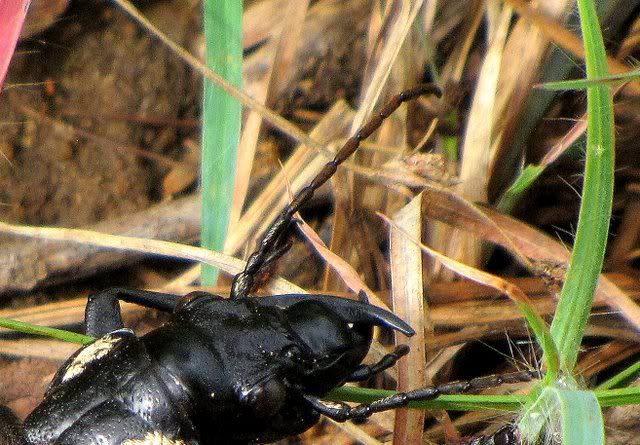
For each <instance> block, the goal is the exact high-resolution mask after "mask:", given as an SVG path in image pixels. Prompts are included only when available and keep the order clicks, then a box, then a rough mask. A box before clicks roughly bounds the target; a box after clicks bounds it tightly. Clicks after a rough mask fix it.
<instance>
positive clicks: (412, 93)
mask: <svg viewBox="0 0 640 445" xmlns="http://www.w3.org/2000/svg"><path fill="white" fill-rule="evenodd" d="M426 94H432V95H435V96H437V97H440V96H441V95H442V91H441V90H440V88H439V87H437V86H436V85H434V84H424V85H420V86H418V87H415V88H411V89H409V90H405V91H403V92H401V93H400V94H397V95H396V96H393V97H392V98H391V100H389V102H388V103H387V104H386V105H385V106H384V107H382V109H381V110H380V111H379V112H378V113H377V114H376V115H374V116H373V117H372V118H371V119H370V120H369V121H368V122H367V123H366V124H364V125H363V126H362V127H360V129H358V131H356V133H355V134H354V135H353V136H351V138H349V139H348V140H347V142H345V144H344V145H343V146H342V148H340V150H338V152H337V153H336V155H335V157H334V158H333V160H331V161H329V162H328V163H326V164H325V166H324V167H323V168H322V170H320V172H319V173H318V174H317V175H316V177H315V178H313V180H312V181H311V182H310V183H309V184H308V185H307V186H306V187H304V188H302V189H301V190H300V191H299V192H298V193H296V195H295V196H294V197H293V200H292V201H291V202H290V203H289V204H288V205H287V206H286V207H285V208H284V209H283V210H282V212H280V214H279V215H278V216H277V218H276V219H275V220H274V221H273V223H272V224H271V226H269V228H268V229H267V231H266V233H265V234H264V237H263V238H262V241H260V244H259V245H258V247H257V249H256V250H255V251H254V252H253V253H252V254H251V255H250V256H249V259H248V260H247V265H246V266H245V268H244V270H243V271H242V272H240V273H239V274H237V275H236V276H235V277H234V278H233V283H232V284H231V294H230V298H242V297H247V296H248V295H249V293H250V292H251V291H253V290H254V288H255V284H256V283H255V281H256V279H255V277H256V276H257V275H258V274H259V273H260V271H261V269H263V267H264V265H265V263H266V262H269V263H273V261H274V260H275V258H274V255H272V254H270V252H273V251H274V250H283V249H280V248H279V246H282V245H284V244H286V242H287V240H288V238H289V237H288V236H287V235H286V232H287V231H288V230H289V226H290V225H291V221H292V219H293V215H295V214H296V212H298V210H300V207H302V206H303V205H304V204H305V203H307V202H308V201H309V199H311V197H312V196H313V194H314V192H315V191H316V190H317V189H318V188H319V187H320V186H322V185H323V184H324V183H325V182H327V181H328V180H329V178H331V176H333V174H334V173H335V172H336V170H337V168H338V166H339V165H340V164H342V163H343V162H344V161H346V160H347V159H348V158H349V156H351V155H352V154H353V153H354V152H355V151H356V150H357V149H358V147H359V146H360V142H362V141H363V140H364V139H366V138H368V137H369V136H371V134H372V133H373V132H374V131H376V130H377V129H378V128H380V126H381V125H382V123H383V122H384V120H385V119H386V118H387V117H389V116H390V115H391V113H393V112H394V111H395V110H397V109H398V107H400V105H402V104H403V103H404V102H407V101H410V100H412V99H415V98H416V97H419V96H423V95H426Z"/></svg>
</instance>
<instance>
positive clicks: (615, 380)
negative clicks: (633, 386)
mask: <svg viewBox="0 0 640 445" xmlns="http://www.w3.org/2000/svg"><path fill="white" fill-rule="evenodd" d="M639 374H640V361H637V362H635V363H634V364H633V365H631V366H629V367H628V368H626V369H624V370H622V371H621V372H619V373H618V374H616V375H614V376H613V377H611V378H610V379H609V380H607V381H606V382H604V383H602V384H600V385H598V389H599V390H600V389H611V388H615V387H617V386H622V385H623V384H625V383H626V382H629V381H631V380H632V379H634V378H635V377H637V376H638V375H639Z"/></svg>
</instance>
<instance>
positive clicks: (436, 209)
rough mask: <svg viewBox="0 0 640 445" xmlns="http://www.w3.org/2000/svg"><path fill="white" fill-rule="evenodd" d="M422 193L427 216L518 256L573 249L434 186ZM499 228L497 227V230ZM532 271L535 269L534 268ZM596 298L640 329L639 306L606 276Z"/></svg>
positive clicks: (540, 257)
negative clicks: (478, 215) (452, 196)
mask: <svg viewBox="0 0 640 445" xmlns="http://www.w3.org/2000/svg"><path fill="white" fill-rule="evenodd" d="M423 195H424V196H425V200H426V202H428V203H429V205H426V206H424V207H423V209H424V212H425V216H427V217H430V218H434V219H437V220H438V221H442V222H444V223H447V224H450V225H453V226H455V227H458V228H460V229H462V230H466V231H469V232H472V233H474V234H475V235H476V236H480V237H482V238H484V239H485V240H487V241H491V242H494V243H497V244H499V245H501V246H503V247H505V248H506V249H508V250H509V251H510V252H511V253H512V254H515V255H517V256H518V257H519V258H520V257H521V255H524V257H525V258H527V257H528V258H532V259H534V260H537V261H542V262H551V263H559V264H567V263H568V260H569V255H570V252H569V251H568V249H567V247H566V246H564V245H562V244H560V243H559V242H558V241H556V240H555V239H552V238H551V237H549V236H548V235H546V234H543V233H542V232H540V231H539V230H537V229H534V228H532V227H531V226H529V225H527V224H524V223H522V222H520V221H517V220H515V219H513V218H510V217H508V216H506V215H503V214H500V213H498V212H496V211H493V210H491V209H489V208H483V209H482V212H483V213H484V214H485V217H483V218H480V219H478V217H477V216H476V212H477V211H479V208H477V207H475V206H473V205H472V204H470V203H466V205H465V206H462V205H461V204H462V203H463V201H461V200H460V198H456V199H455V200H452V199H451V196H450V195H449V194H447V193H443V192H442V191H441V190H436V189H434V188H428V189H425V190H424V192H423ZM469 206H470V207H469ZM469 208H475V211H473V212H472V214H470V213H469ZM487 220H490V221H491V223H490V224H487ZM496 227H497V228H498V230H496ZM505 242H506V243H508V245H507V244H505ZM513 246H515V247H516V250H515V251H513V250H512V248H513ZM530 270H535V268H532V269H530ZM596 299H600V301H606V302H607V304H609V305H610V306H611V307H612V309H614V310H617V311H620V313H621V314H622V316H623V317H624V318H626V319H627V320H628V321H629V322H630V323H632V324H633V325H634V326H635V327H636V329H638V328H640V307H639V306H638V305H636V304H635V303H634V302H633V301H632V300H631V299H630V298H629V296H628V295H626V294H625V293H624V292H623V291H622V290H620V289H619V288H618V287H617V286H616V285H615V284H614V283H612V282H610V281H608V280H607V279H606V278H604V277H603V278H602V279H601V280H600V285H599V287H598V290H597V293H596ZM596 301H597V300H596Z"/></svg>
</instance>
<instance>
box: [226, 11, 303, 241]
mask: <svg viewBox="0 0 640 445" xmlns="http://www.w3.org/2000/svg"><path fill="white" fill-rule="evenodd" d="M308 6H309V3H308V1H307V0H304V1H299V0H289V3H288V5H287V11H286V12H287V13H286V15H285V16H286V17H287V26H284V27H282V30H281V31H280V36H279V38H278V46H277V48H276V50H275V55H274V58H273V63H272V64H271V65H270V66H269V68H268V70H267V74H266V76H265V78H264V79H263V80H262V82H260V84H261V85H260V87H261V88H260V92H259V97H257V99H258V100H260V101H261V102H264V103H265V104H266V105H272V104H273V103H274V102H275V101H276V98H277V96H278V94H279V93H280V92H281V90H282V89H283V88H284V86H285V85H286V83H287V81H288V79H289V77H290V76H291V74H292V72H293V64H294V61H295V55H296V50H297V48H298V42H299V40H300V39H299V36H300V33H301V32H302V29H303V25H304V18H305V15H306V12H307V9H308ZM291 17H293V18H292V19H291ZM243 127H244V128H243V130H242V137H241V139H240V145H239V147H238V162H237V165H236V169H237V172H236V184H235V186H234V189H233V190H234V191H233V195H234V196H233V203H232V206H231V210H230V216H229V226H233V225H234V224H236V223H237V221H238V220H239V219H240V215H241V212H242V208H243V207H244V203H245V200H246V195H247V191H248V190H249V180H250V176H251V170H252V167H253V161H254V158H255V153H256V149H257V145H258V136H259V135H260V129H261V128H262V117H261V116H260V114H259V113H256V112H254V111H252V112H251V113H249V116H248V117H247V119H246V121H245V124H244V125H243ZM227 253H228V251H227Z"/></svg>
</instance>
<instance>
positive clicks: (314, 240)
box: [296, 214, 389, 309]
mask: <svg viewBox="0 0 640 445" xmlns="http://www.w3.org/2000/svg"><path fill="white" fill-rule="evenodd" d="M296 221H297V223H298V228H299V229H300V231H301V232H302V234H303V235H304V236H305V238H306V239H307V241H309V242H310V243H311V245H312V246H313V248H314V249H315V251H316V252H317V253H318V254H319V255H320V256H321V257H322V259H323V260H324V261H325V263H327V265H328V266H329V267H330V268H332V269H333V270H334V271H335V272H336V274H338V275H339V276H340V277H341V278H342V280H343V281H344V283H345V284H346V285H347V287H348V288H349V289H351V290H352V291H353V292H355V293H358V292H364V293H365V294H366V295H367V298H369V301H370V302H371V303H373V304H375V305H376V306H380V307H382V308H385V309H389V307H388V306H387V305H386V304H385V303H384V302H383V301H382V300H381V299H380V298H379V297H378V296H377V295H376V294H375V292H373V291H372V290H371V289H369V287H368V286H367V285H366V283H365V282H364V281H362V279H361V278H360V276H359V275H358V272H357V271H356V270H355V269H354V268H353V267H351V265H350V264H349V263H348V262H346V261H345V260H343V259H342V258H340V256H338V255H336V254H335V253H333V252H332V251H331V250H330V249H329V248H328V247H327V246H326V244H325V243H324V242H323V241H322V239H320V237H319V236H318V234H317V233H316V232H314V230H313V229H312V228H311V227H310V226H309V225H308V224H307V223H306V222H305V221H304V220H303V219H302V217H301V216H300V214H296Z"/></svg>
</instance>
